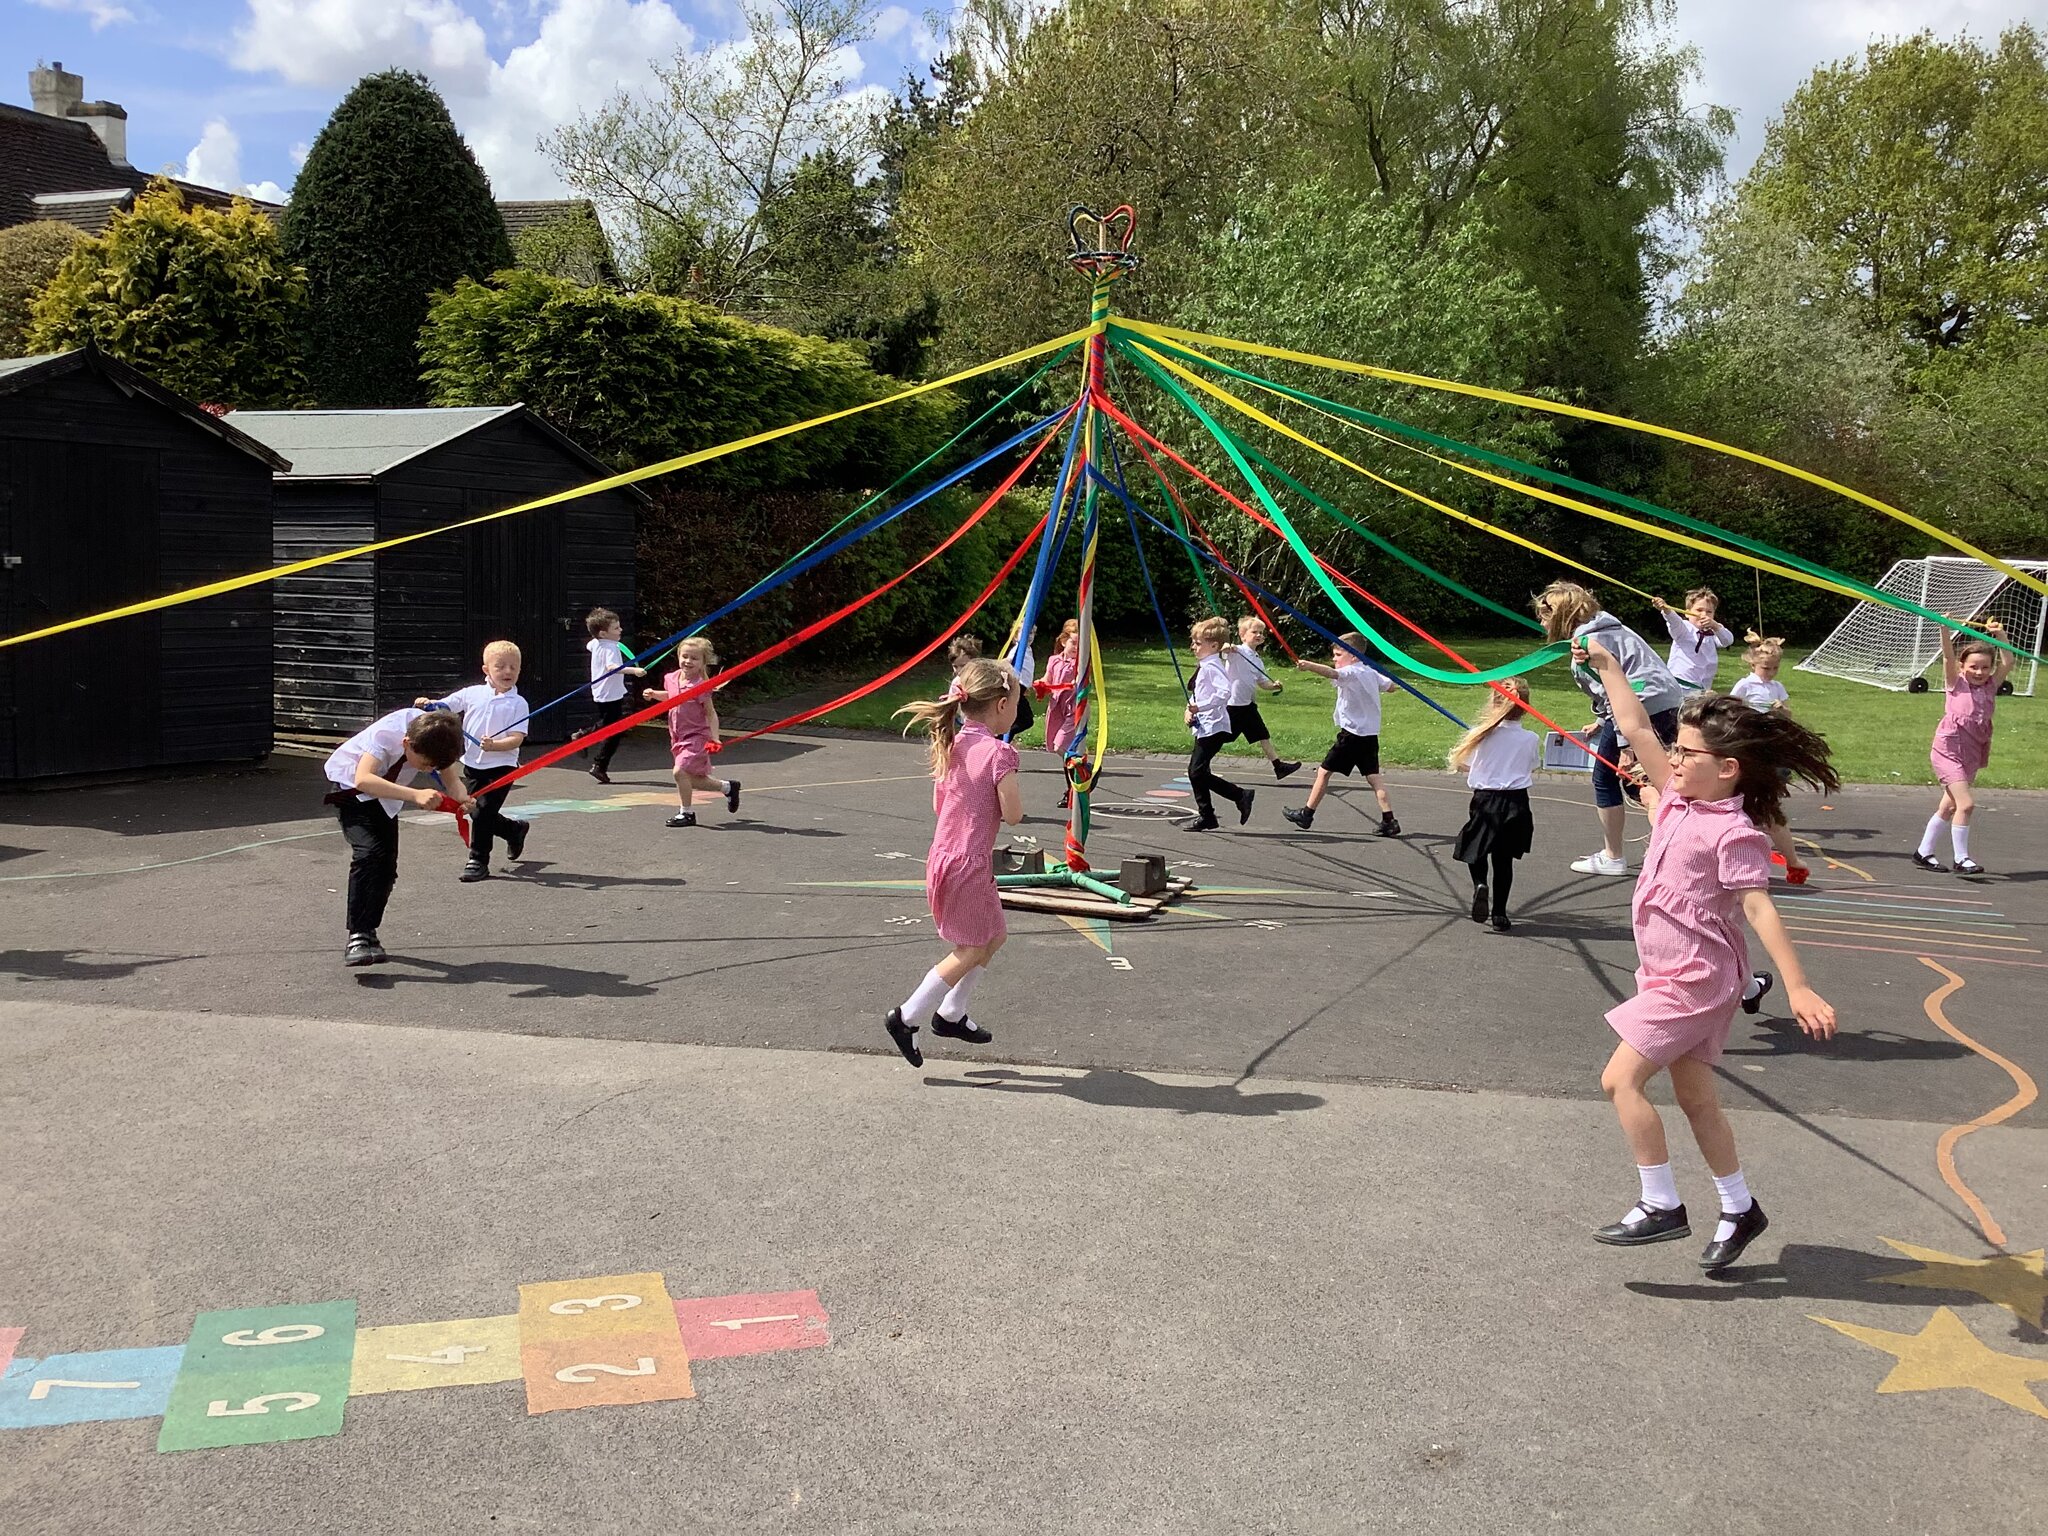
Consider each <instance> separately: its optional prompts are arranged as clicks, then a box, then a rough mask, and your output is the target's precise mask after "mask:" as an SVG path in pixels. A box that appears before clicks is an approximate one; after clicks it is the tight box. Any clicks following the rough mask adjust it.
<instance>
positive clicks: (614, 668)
mask: <svg viewBox="0 0 2048 1536" xmlns="http://www.w3.org/2000/svg"><path fill="white" fill-rule="evenodd" d="M584 649H585V650H586V651H588V652H590V696H591V697H592V698H593V699H595V700H597V702H598V703H600V704H611V703H615V702H617V701H618V700H620V699H623V698H624V697H625V696H626V674H625V673H623V672H621V671H619V668H620V667H623V666H624V665H625V664H626V648H625V647H624V646H623V645H621V644H619V642H618V641H616V640H593V641H591V642H590V644H588V645H586V646H585V647H584ZM606 673H610V674H611V675H610V676H609V677H607V676H606V675H605V674H606ZM513 691H514V692H517V691H518V690H517V689H514V690H513Z"/></svg>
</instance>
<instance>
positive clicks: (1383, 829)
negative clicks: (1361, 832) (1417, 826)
mask: <svg viewBox="0 0 2048 1536" xmlns="http://www.w3.org/2000/svg"><path fill="white" fill-rule="evenodd" d="M1400 835H1401V823H1399V822H1398V821H1396V820H1394V813H1393V812H1392V811H1389V812H1387V814H1386V815H1384V816H1382V817H1381V818H1380V836H1381V837H1399V836H1400Z"/></svg>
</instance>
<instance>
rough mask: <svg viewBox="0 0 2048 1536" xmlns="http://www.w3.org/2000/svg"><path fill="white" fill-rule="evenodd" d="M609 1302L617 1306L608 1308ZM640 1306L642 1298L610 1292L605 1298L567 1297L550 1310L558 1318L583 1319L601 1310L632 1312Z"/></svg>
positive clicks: (554, 1303)
mask: <svg viewBox="0 0 2048 1536" xmlns="http://www.w3.org/2000/svg"><path fill="white" fill-rule="evenodd" d="M608 1301H609V1302H614V1303H616V1305H614V1306H609V1307H608V1306H606V1305H605V1303H606V1302H608ZM639 1305H640V1298H639V1297H638V1296H624V1295H620V1294H618V1293H617V1292H608V1293H607V1294H605V1295H603V1296H571V1297H567V1298H565V1299H564V1300H561V1301H557V1302H553V1303H551V1304H550V1305H549V1307H548V1310H549V1311H550V1312H552V1313H554V1314H555V1316H557V1317H581V1316H582V1315H583V1314H584V1313H585V1312H597V1311H600V1310H602V1311H605V1312H630V1311H631V1310H632V1309H633V1308H634V1307H637V1306H639Z"/></svg>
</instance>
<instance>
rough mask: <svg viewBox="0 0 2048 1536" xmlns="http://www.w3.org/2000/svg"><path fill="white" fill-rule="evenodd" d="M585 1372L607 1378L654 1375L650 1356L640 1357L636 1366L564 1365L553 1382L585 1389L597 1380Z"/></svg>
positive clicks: (652, 1359) (652, 1361) (652, 1360)
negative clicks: (602, 1375) (596, 1373)
mask: <svg viewBox="0 0 2048 1536" xmlns="http://www.w3.org/2000/svg"><path fill="white" fill-rule="evenodd" d="M585 1371H602V1372H604V1374H605V1375H607V1376H652V1375H653V1374H654V1357H653V1356H652V1355H642V1356H641V1357H640V1363H639V1364H638V1365H637V1366H633V1365H565V1366H563V1367H562V1368H561V1369H560V1370H559V1371H557V1372H555V1380H557V1381H565V1382H568V1383H570V1384H571V1385H573V1386H578V1387H587V1386H590V1385H591V1384H592V1383H593V1382H595V1381H596V1380H597V1378H596V1377H595V1376H586V1375H584V1374H583V1373H584V1372H585Z"/></svg>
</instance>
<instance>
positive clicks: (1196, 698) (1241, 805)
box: [1188, 651, 1250, 826]
mask: <svg viewBox="0 0 2048 1536" xmlns="http://www.w3.org/2000/svg"><path fill="white" fill-rule="evenodd" d="M1189 703H1190V704H1191V705H1192V706H1193V708H1194V711H1195V725H1194V730H1195V749H1194V751H1193V752H1191V753H1190V754H1189V755H1188V788H1189V789H1191V790H1193V791H1194V796H1195V810H1196V812H1197V813H1198V814H1199V815H1200V816H1201V818H1202V823H1203V824H1204V825H1206V826H1214V825H1215V823H1216V805H1215V801H1214V798H1213V797H1214V796H1216V795H1221V796H1222V797H1223V798H1224V799H1226V800H1228V801H1229V802H1230V803H1231V804H1233V805H1235V806H1237V807H1238V809H1239V810H1240V812H1242V811H1244V810H1246V808H1247V807H1248V806H1249V803H1250V802H1249V798H1248V791H1246V790H1244V789H1242V788H1240V787H1239V786H1238V785H1236V784H1233V783H1231V782H1230V781H1229V780H1228V779H1222V778H1218V777H1217V776H1216V775H1215V774H1213V773H1211V772H1210V771H1209V765H1210V764H1211V763H1213V762H1214V761H1215V760H1216V754H1217V753H1218V752H1221V751H1222V750H1223V749H1224V748H1225V747H1226V746H1228V745H1229V744H1230V738H1231V730H1230V670H1229V668H1228V667H1226V666H1225V665H1224V661H1223V655H1222V653H1221V652H1220V651H1219V652H1216V653H1215V654H1213V655H1209V656H1204V657H1203V658H1202V661H1201V665H1199V666H1198V667H1196V668H1195V680H1194V684H1193V688H1192V690H1191V693H1190V696H1189Z"/></svg>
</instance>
